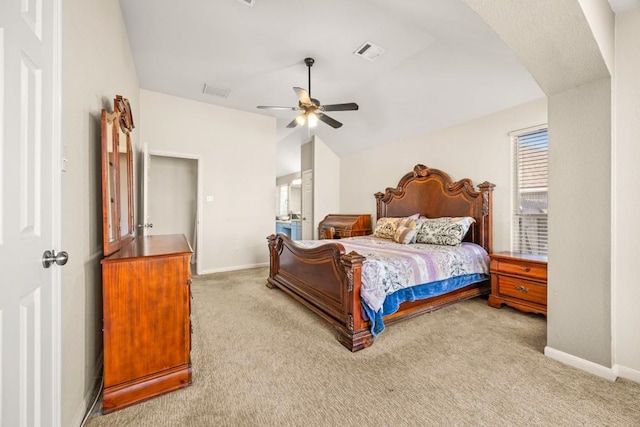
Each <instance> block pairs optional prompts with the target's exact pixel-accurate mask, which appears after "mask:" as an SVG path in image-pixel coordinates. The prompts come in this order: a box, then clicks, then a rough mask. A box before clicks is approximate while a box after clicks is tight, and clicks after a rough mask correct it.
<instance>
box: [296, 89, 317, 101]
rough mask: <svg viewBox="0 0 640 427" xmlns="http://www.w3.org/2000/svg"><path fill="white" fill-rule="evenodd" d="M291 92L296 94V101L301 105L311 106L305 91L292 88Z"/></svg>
mask: <svg viewBox="0 0 640 427" xmlns="http://www.w3.org/2000/svg"><path fill="white" fill-rule="evenodd" d="M293 90H294V91H295V92H296V93H297V94H298V99H299V100H300V102H301V103H303V104H313V102H312V101H311V98H309V94H308V93H307V91H306V90H304V89H302V88H301V87H294V88H293Z"/></svg>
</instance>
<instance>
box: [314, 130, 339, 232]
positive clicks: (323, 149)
mask: <svg viewBox="0 0 640 427" xmlns="http://www.w3.org/2000/svg"><path fill="white" fill-rule="evenodd" d="M336 212H340V158H339V157H338V156H336V154H335V153H334V152H333V151H331V149H330V148H329V147H327V145H326V144H325V143H324V142H322V140H321V139H320V138H318V137H317V136H314V138H313V236H314V239H317V238H318V224H319V223H320V221H322V220H323V219H324V217H325V216H327V215H329V214H331V213H336Z"/></svg>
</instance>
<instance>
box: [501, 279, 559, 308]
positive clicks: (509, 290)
mask: <svg viewBox="0 0 640 427" xmlns="http://www.w3.org/2000/svg"><path fill="white" fill-rule="evenodd" d="M496 279H497V281H498V294H499V295H500V296H506V297H512V298H518V299H520V300H525V301H529V302H534V303H537V304H543V305H545V306H546V305H547V286H546V285H542V284H539V283H535V282H529V281H526V280H518V279H514V278H511V277H508V276H497V277H496Z"/></svg>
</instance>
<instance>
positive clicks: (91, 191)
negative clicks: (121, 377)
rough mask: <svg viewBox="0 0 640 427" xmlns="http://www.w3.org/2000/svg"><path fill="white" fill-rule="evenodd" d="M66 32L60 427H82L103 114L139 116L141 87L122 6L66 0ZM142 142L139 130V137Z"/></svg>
mask: <svg viewBox="0 0 640 427" xmlns="http://www.w3.org/2000/svg"><path fill="white" fill-rule="evenodd" d="M62 10H63V16H62V21H63V30H62V32H63V34H62V52H63V57H62V85H63V87H62V114H61V116H62V142H63V144H64V148H65V152H66V157H67V159H68V163H67V171H66V172H64V173H63V174H62V193H63V201H62V216H63V221H62V222H63V223H62V231H63V232H62V248H64V250H66V251H67V252H68V253H69V257H70V258H69V263H68V264H67V265H66V266H65V267H64V268H63V269H61V272H62V286H61V291H62V328H61V330H62V386H61V387H62V390H61V392H62V395H61V402H62V425H63V426H77V425H79V424H80V421H81V420H82V417H83V415H84V413H85V411H86V409H87V407H88V406H89V405H90V404H91V399H92V398H93V397H94V393H95V390H94V388H95V387H96V386H97V385H98V384H99V382H100V375H101V371H100V369H101V367H102V366H101V360H100V358H101V353H102V334H101V330H102V288H101V280H100V264H99V263H100V259H101V258H102V217H101V209H102V199H101V181H100V112H101V110H102V108H106V109H109V111H113V98H114V96H115V95H116V94H119V95H122V96H124V97H127V98H129V100H130V102H131V106H132V109H133V117H134V121H137V119H138V118H139V111H140V110H139V106H140V103H139V101H138V92H139V89H138V81H137V77H136V70H135V66H134V63H133V58H132V56H131V51H130V48H129V42H128V40H127V33H126V30H125V27H124V22H123V19H122V14H121V12H120V5H119V3H118V2H117V1H92V2H86V1H82V0H64V1H63V5H62ZM133 139H134V143H135V142H136V141H137V135H136V131H134V135H133Z"/></svg>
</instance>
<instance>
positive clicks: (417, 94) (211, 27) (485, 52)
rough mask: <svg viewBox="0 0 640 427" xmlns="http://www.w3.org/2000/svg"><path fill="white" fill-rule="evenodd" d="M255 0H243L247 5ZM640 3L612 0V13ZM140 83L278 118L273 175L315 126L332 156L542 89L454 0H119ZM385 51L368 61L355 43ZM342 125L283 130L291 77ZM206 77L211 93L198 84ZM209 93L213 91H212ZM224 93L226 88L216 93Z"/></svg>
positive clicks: (292, 97) (521, 99)
mask: <svg viewBox="0 0 640 427" xmlns="http://www.w3.org/2000/svg"><path fill="white" fill-rule="evenodd" d="M252 1H253V4H252V5H250V3H252ZM639 1H640V0H610V3H611V4H612V6H613V8H614V10H615V11H617V12H620V11H624V10H626V9H628V8H631V7H635V6H637V4H638V2H639ZM120 5H121V8H122V12H123V15H124V19H125V23H126V26H127V32H128V36H129V41H130V44H131V48H132V51H133V56H134V60H135V64H136V69H137V72H138V78H139V81H140V86H141V87H142V88H144V89H148V90H152V91H157V92H162V93H166V94H170V95H175V96H180V97H184V98H188V99H193V100H197V101H202V102H208V103H212V104H216V105H220V106H224V107H229V108H234V109H239V110H243V111H247V112H251V113H255V114H266V115H270V116H273V117H275V118H276V120H277V139H278V156H277V157H278V158H277V175H278V176H281V175H285V174H288V173H292V172H295V171H297V170H299V148H298V147H299V146H300V144H301V143H303V142H306V141H307V140H308V138H309V136H310V133H311V132H312V133H315V134H317V135H318V136H319V137H320V138H321V139H322V140H323V141H324V142H325V143H326V144H327V145H328V146H329V147H330V148H331V149H332V150H333V151H334V152H335V153H336V154H337V155H339V156H342V155H347V154H351V153H354V152H357V151H359V150H363V149H366V148H368V147H372V146H375V145H378V144H383V143H387V142H391V141H397V140H399V139H402V138H404V137H408V136H410V135H415V134H418V133H423V132H427V131H429V130H433V129H438V128H442V127H445V126H449V125H452V124H455V123H459V122H462V121H466V120H469V119H472V118H475V117H480V116H483V115H486V114H489V113H492V112H495V111H498V110H501V109H505V108H509V107H511V106H514V105H518V104H522V103H525V102H528V101H531V100H534V99H538V98H541V97H543V96H544V93H543V92H542V90H541V89H540V88H539V87H538V85H537V84H536V82H535V81H534V80H533V78H532V77H531V75H530V74H529V73H528V72H527V70H526V69H524V67H523V66H522V65H521V64H520V63H519V62H518V61H517V59H516V58H515V56H514V55H513V54H512V53H511V52H510V51H509V50H508V49H507V48H506V47H505V46H504V44H503V43H502V42H501V40H500V39H499V38H498V37H497V36H496V34H495V33H494V32H493V31H492V30H491V29H490V28H489V27H488V26H487V25H486V24H485V23H484V22H483V21H482V20H481V19H480V18H479V17H478V16H477V15H476V14H475V13H474V12H473V11H472V10H471V9H470V8H468V7H467V6H466V5H465V3H464V2H463V1H462V0H429V1H425V0H403V1H395V2H390V1H385V0H349V1H344V0H323V1H311V0H295V1H294V0H246V1H245V0H215V1H210V0H181V1H180V2H174V1H158V0H135V1H131V0H121V1H120ZM365 42H369V43H373V44H375V45H378V46H380V47H382V48H383V49H384V53H382V54H381V55H380V56H378V57H377V58H376V59H374V60H373V61H370V60H367V59H364V58H362V57H359V56H357V55H354V52H355V51H356V50H357V49H358V48H359V47H361V46H362V45H363V44H364V43H365ZM306 57H313V58H314V59H315V64H314V66H313V67H312V69H311V90H312V93H311V94H312V96H313V97H314V98H317V99H319V100H320V101H321V102H322V103H324V104H334V103H342V102H356V103H358V104H359V106H360V109H359V110H358V111H346V112H331V113H328V114H329V115H330V116H331V117H333V118H335V119H337V120H339V121H341V122H342V123H344V126H343V127H341V128H339V129H333V128H331V127H329V126H327V125H326V124H323V123H320V124H318V126H317V127H316V128H313V129H311V130H310V129H309V128H308V127H306V126H301V127H297V128H294V129H287V128H286V125H287V124H288V123H289V122H290V121H291V120H292V119H293V118H294V117H295V115H296V112H295V111H276V110H258V109H256V106H258V105H277V106H296V105H297V96H296V94H295V93H294V91H293V89H292V88H293V87H294V86H299V87H302V88H307V86H308V80H307V79H308V75H307V68H306V66H305V64H304V58H306ZM205 84H206V85H208V86H209V92H210V93H209V94H206V93H203V88H204V86H205ZM212 93H213V94H212ZM221 95H222V96H221Z"/></svg>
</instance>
